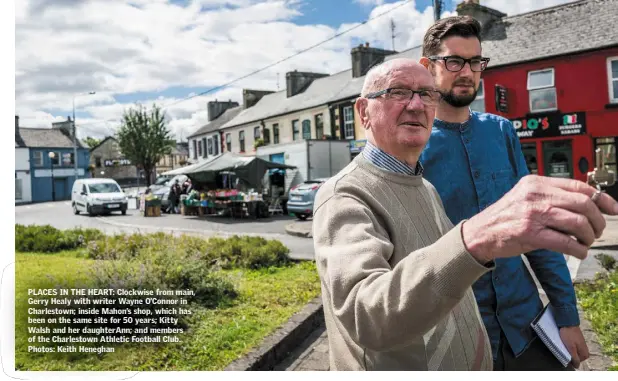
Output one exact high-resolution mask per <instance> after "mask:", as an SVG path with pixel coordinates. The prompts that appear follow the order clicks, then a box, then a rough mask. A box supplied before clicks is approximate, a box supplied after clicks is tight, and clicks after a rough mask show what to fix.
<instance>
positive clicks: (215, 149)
mask: <svg viewBox="0 0 618 381" xmlns="http://www.w3.org/2000/svg"><path fill="white" fill-rule="evenodd" d="M212 145H213V152H214V155H215V156H216V155H218V154H219V135H213V137H212Z"/></svg>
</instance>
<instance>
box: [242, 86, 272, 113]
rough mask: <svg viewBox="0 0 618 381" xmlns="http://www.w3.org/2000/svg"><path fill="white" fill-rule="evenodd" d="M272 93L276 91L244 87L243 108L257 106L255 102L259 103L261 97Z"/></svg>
mask: <svg viewBox="0 0 618 381" xmlns="http://www.w3.org/2000/svg"><path fill="white" fill-rule="evenodd" d="M272 93H274V91H266V90H250V89H243V90H242V105H243V108H245V109H247V108H249V107H253V106H255V104H256V103H258V102H259V101H260V99H262V98H263V97H264V96H265V95H268V94H272Z"/></svg>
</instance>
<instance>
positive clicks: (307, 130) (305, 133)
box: [303, 119, 311, 140]
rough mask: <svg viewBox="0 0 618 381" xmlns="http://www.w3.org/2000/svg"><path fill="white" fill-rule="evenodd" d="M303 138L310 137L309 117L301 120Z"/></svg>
mask: <svg viewBox="0 0 618 381" xmlns="http://www.w3.org/2000/svg"><path fill="white" fill-rule="evenodd" d="M303 139H305V140H309V139H311V121H310V120H309V119H305V120H303Z"/></svg>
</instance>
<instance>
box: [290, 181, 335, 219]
mask: <svg viewBox="0 0 618 381" xmlns="http://www.w3.org/2000/svg"><path fill="white" fill-rule="evenodd" d="M326 180H328V179H327V178H326V179H315V180H308V181H305V182H304V183H302V184H298V185H296V186H294V187H293V188H292V189H290V193H289V197H288V202H287V209H288V212H289V213H294V215H295V216H296V217H297V218H298V219H301V220H306V219H307V218H308V217H311V216H313V201H314V199H315V195H316V193H317V192H318V189H320V187H321V186H322V184H324V183H325V182H326Z"/></svg>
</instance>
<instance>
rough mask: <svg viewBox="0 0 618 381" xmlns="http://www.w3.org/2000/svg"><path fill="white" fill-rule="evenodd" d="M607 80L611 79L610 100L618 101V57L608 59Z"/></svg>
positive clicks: (612, 101)
mask: <svg viewBox="0 0 618 381" xmlns="http://www.w3.org/2000/svg"><path fill="white" fill-rule="evenodd" d="M607 80H608V81H609V102H610V103H618V57H610V58H608V59H607Z"/></svg>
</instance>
